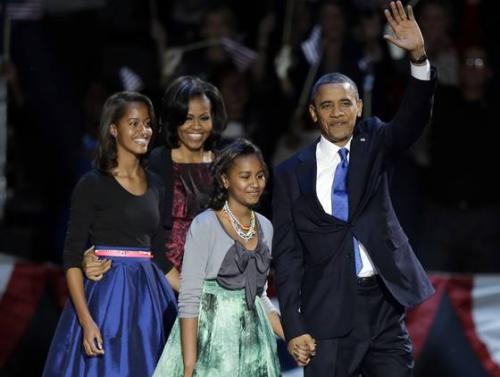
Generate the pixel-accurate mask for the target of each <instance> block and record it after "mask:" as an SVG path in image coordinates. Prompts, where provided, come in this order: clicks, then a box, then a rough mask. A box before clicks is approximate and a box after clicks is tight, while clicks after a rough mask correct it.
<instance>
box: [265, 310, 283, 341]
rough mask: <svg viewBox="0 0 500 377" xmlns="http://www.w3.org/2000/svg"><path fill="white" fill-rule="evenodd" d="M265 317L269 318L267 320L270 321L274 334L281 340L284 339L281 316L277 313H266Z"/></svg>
mask: <svg viewBox="0 0 500 377" xmlns="http://www.w3.org/2000/svg"><path fill="white" fill-rule="evenodd" d="M267 318H269V322H270V323H271V327H272V328H273V332H274V333H275V334H276V336H277V337H279V338H280V339H281V340H285V333H284V332H283V326H281V318H280V316H279V315H278V313H277V312H270V313H267Z"/></svg>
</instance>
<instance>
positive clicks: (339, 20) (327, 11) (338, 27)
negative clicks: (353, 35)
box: [320, 3, 346, 41]
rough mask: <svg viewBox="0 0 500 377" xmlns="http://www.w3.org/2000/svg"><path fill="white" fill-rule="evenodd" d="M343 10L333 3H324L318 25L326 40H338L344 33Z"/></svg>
mask: <svg viewBox="0 0 500 377" xmlns="http://www.w3.org/2000/svg"><path fill="white" fill-rule="evenodd" d="M345 24H346V22H345V15H344V10H343V9H342V8H341V7H340V6H339V5H337V4H335V3H325V4H324V5H323V6H322V7H321V10H320V25H321V31H322V33H323V37H324V38H325V39H326V40H335V41H336V40H340V39H342V38H343V37H344V32H345Z"/></svg>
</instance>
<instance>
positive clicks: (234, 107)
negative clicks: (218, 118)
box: [219, 70, 249, 120]
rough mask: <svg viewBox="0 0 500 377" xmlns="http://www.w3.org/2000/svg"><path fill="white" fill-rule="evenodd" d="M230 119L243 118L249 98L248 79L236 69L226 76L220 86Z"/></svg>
mask: <svg viewBox="0 0 500 377" xmlns="http://www.w3.org/2000/svg"><path fill="white" fill-rule="evenodd" d="M219 89H220V91H221V93H222V96H223V97H224V103H225V104H226V112H227V117H228V119H229V120H241V119H242V118H243V116H244V114H245V108H246V106H247V103H248V99H249V88H248V81H247V79H246V77H245V75H244V74H243V73H240V72H238V71H236V70H233V71H230V72H228V73H227V74H226V76H224V77H223V78H222V80H221V82H220V87H219Z"/></svg>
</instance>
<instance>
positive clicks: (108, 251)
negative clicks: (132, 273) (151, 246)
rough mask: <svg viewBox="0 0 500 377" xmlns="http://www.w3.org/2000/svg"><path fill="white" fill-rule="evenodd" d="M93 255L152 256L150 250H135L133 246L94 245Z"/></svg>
mask: <svg viewBox="0 0 500 377" xmlns="http://www.w3.org/2000/svg"><path fill="white" fill-rule="evenodd" d="M95 255H97V256H98V257H123V258H153V254H152V253H151V251H147V250H141V249H139V250H137V249H134V248H123V249H121V248H111V247H110V248H107V247H102V246H101V247H98V246H96V248H95Z"/></svg>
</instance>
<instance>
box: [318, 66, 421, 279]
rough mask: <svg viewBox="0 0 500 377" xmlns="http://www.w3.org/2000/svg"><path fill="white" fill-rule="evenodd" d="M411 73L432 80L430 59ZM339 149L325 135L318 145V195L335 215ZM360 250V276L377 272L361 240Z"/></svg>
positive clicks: (323, 205) (330, 213) (325, 207)
mask: <svg viewBox="0 0 500 377" xmlns="http://www.w3.org/2000/svg"><path fill="white" fill-rule="evenodd" d="M411 75H412V76H413V77H414V78H416V79H418V80H430V78H431V69H430V64H429V61H426V64H424V65H419V66H417V65H414V64H411ZM351 140H352V137H351V139H349V141H348V142H347V144H346V145H345V146H344V147H342V148H346V149H347V150H348V151H349V152H350V148H351ZM339 149H340V147H338V146H337V145H335V144H333V143H332V142H330V141H328V140H327V139H326V138H325V137H324V136H323V135H321V138H320V141H319V142H318V144H317V146H316V163H317V172H316V195H317V196H318V200H319V202H320V203H321V206H322V207H323V209H324V211H325V212H326V213H328V214H329V215H333V216H335V214H334V213H333V214H332V185H333V178H334V176H335V169H337V165H338V164H339V163H340V155H339V153H338V151H339ZM347 160H348V161H349V160H350V153H348V154H347ZM359 251H360V254H361V263H362V267H361V270H360V271H359V273H358V276H359V277H367V276H372V275H374V274H376V273H377V270H376V269H375V266H374V264H373V262H372V260H371V259H370V256H369V255H368V252H367V251H366V247H365V246H364V245H363V244H362V243H361V242H359Z"/></svg>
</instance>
